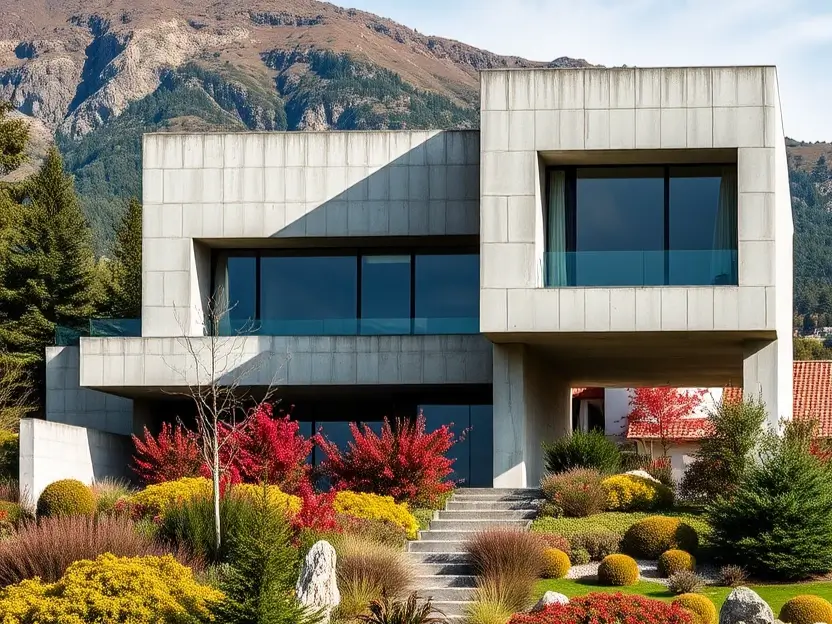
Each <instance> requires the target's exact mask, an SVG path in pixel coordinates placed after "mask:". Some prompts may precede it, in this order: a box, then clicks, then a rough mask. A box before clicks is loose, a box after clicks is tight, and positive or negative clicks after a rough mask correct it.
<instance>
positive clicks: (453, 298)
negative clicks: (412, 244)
mask: <svg viewBox="0 0 832 624" xmlns="http://www.w3.org/2000/svg"><path fill="white" fill-rule="evenodd" d="M479 289H480V267H479V256H477V255H475V254H466V255H448V254H441V255H440V254H437V255H420V256H416V318H415V319H414V333H417V334H444V333H472V332H477V331H479V298H480V292H479Z"/></svg>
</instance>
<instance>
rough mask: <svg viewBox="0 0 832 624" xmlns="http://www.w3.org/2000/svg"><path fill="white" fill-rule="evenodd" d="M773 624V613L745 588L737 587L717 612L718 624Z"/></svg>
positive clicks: (753, 593)
mask: <svg viewBox="0 0 832 624" xmlns="http://www.w3.org/2000/svg"><path fill="white" fill-rule="evenodd" d="M740 622H743V623H744V624H774V612H773V611H772V610H771V607H769V606H768V603H766V601H765V600H763V599H762V598H760V597H759V596H758V595H757V594H756V592H753V591H751V590H750V589H748V588H747V587H737V588H736V589H734V590H733V591H732V592H731V593H730V594H729V595H728V598H726V599H725V602H724V603H723V605H722V609H720V610H719V624H740Z"/></svg>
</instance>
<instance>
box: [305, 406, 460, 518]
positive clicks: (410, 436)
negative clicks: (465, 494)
mask: <svg viewBox="0 0 832 624" xmlns="http://www.w3.org/2000/svg"><path fill="white" fill-rule="evenodd" d="M350 431H351V432H352V437H353V441H352V442H350V444H349V447H348V449H347V451H346V452H342V451H341V450H340V449H339V448H338V447H337V446H336V445H335V444H334V443H333V442H330V441H329V440H327V439H326V438H324V437H323V436H322V435H320V434H318V435H316V436H315V441H316V442H317V444H318V445H319V446H320V447H321V449H322V450H323V451H324V453H326V455H327V460H326V461H325V462H324V463H323V464H322V465H321V470H322V472H323V474H325V475H326V476H328V477H329V478H330V480H331V481H332V484H333V486H335V488H336V489H349V490H354V491H356V492H371V493H373V494H381V495H384V496H392V497H393V498H394V499H396V501H397V502H408V503H411V504H412V505H414V506H419V507H430V506H432V505H435V504H436V503H437V501H438V500H439V499H440V498H441V497H442V496H443V495H444V494H446V493H448V492H450V491H451V490H452V489H453V488H454V483H453V482H452V481H447V480H446V479H447V477H448V475H450V474H451V472H452V471H453V462H454V460H452V459H449V458H448V457H446V456H445V453H447V452H448V450H450V448H451V447H452V446H453V445H454V444H456V442H458V441H459V439H460V438H458V437H456V436H455V435H454V434H453V432H452V431H451V428H450V426H447V425H443V426H442V427H439V429H437V430H436V431H434V432H432V433H426V432H425V417H424V415H422V414H419V416H418V417H417V418H416V420H415V421H414V422H411V421H408V420H405V419H397V420H396V421H395V427H392V426H391V425H390V421H388V420H387V419H386V418H385V419H384V423H383V425H382V431H381V435H380V436H379V435H377V434H376V433H375V432H374V431H372V430H371V429H370V428H369V427H368V426H367V425H362V427H361V428H360V429H359V427H358V425H356V424H355V423H350Z"/></svg>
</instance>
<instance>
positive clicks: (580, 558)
mask: <svg viewBox="0 0 832 624" xmlns="http://www.w3.org/2000/svg"><path fill="white" fill-rule="evenodd" d="M569 559H570V560H571V561H572V565H586V564H587V563H589V562H590V561H592V557H590V556H589V551H587V550H586V549H585V548H575V549H574V550H573V551H572V554H571V555H570V556H569Z"/></svg>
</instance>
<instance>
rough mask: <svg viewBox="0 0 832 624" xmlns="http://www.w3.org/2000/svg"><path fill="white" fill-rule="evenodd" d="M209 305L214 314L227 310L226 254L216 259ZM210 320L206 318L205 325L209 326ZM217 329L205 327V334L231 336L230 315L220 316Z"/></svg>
mask: <svg viewBox="0 0 832 624" xmlns="http://www.w3.org/2000/svg"><path fill="white" fill-rule="evenodd" d="M211 305H212V307H213V309H214V311H215V314H216V312H222V311H227V310H228V254H226V253H221V254H219V256H218V258H217V265H216V266H215V267H214V292H213V293H211ZM211 322H212V321H211V319H210V318H206V319H205V323H206V325H210V324H211ZM219 325H220V326H219V327H218V328H213V327H206V328H205V329H206V331H207V332H209V333H210V332H217V331H218V332H219V335H221V336H230V335H231V333H232V332H231V315H230V314H228V313H225V314H222V317H221V318H220V322H219Z"/></svg>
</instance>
